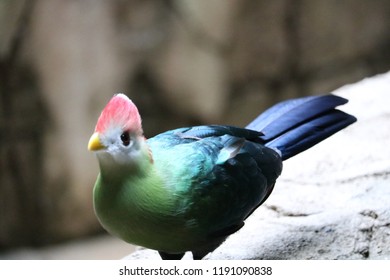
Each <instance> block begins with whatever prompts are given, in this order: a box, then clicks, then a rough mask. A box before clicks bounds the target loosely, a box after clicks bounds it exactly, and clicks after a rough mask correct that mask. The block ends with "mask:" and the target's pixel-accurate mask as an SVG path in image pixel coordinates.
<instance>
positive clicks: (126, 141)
mask: <svg viewBox="0 0 390 280" xmlns="http://www.w3.org/2000/svg"><path fill="white" fill-rule="evenodd" d="M121 141H122V144H123V146H129V144H130V133H129V132H128V131H125V132H123V133H122V134H121Z"/></svg>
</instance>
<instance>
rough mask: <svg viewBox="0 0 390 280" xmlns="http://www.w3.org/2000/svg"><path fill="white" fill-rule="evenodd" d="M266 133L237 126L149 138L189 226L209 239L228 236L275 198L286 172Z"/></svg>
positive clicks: (176, 131) (172, 132)
mask: <svg viewBox="0 0 390 280" xmlns="http://www.w3.org/2000/svg"><path fill="white" fill-rule="evenodd" d="M261 135H262V133H260V132H257V131H253V130H248V129H243V128H236V127H231V126H197V127H190V128H181V129H176V130H171V131H168V132H165V133H162V134H159V135H157V136H156V137H154V138H151V139H149V140H148V144H149V145H150V146H151V149H152V151H153V156H154V158H155V161H156V164H159V163H160V164H161V166H160V167H159V169H160V170H164V171H163V172H164V176H165V177H166V178H167V181H169V182H170V183H169V185H170V186H171V188H174V189H175V195H177V196H178V197H180V201H181V203H180V207H179V209H180V210H178V212H180V213H182V214H183V215H185V216H186V221H187V225H186V226H188V227H191V228H193V229H194V230H195V231H196V230H198V231H199V234H203V235H207V236H208V237H210V238H212V237H216V238H217V237H221V236H227V235H229V234H231V233H233V232H235V231H236V230H238V229H239V228H241V227H242V226H243V224H244V220H245V219H246V218H247V217H248V216H249V215H250V214H251V213H252V212H253V211H254V210H255V209H256V208H257V207H258V206H259V205H261V204H262V203H263V202H264V201H265V200H266V199H267V197H268V196H269V195H270V193H271V191H272V189H273V186H274V184H275V181H276V179H277V177H278V176H279V175H280V173H281V170H282V160H281V158H280V156H279V154H278V153H277V152H276V151H274V150H272V149H270V148H267V147H266V146H264V145H263V143H262V140H261V138H260V136H261Z"/></svg>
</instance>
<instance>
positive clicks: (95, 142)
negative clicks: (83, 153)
mask: <svg viewBox="0 0 390 280" xmlns="http://www.w3.org/2000/svg"><path fill="white" fill-rule="evenodd" d="M105 148H106V147H105V146H103V145H102V143H101V142H100V139H99V133H97V132H95V133H94V134H92V136H91V138H90V139H89V142H88V150H90V151H99V150H102V149H105Z"/></svg>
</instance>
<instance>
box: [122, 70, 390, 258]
mask: <svg viewBox="0 0 390 280" xmlns="http://www.w3.org/2000/svg"><path fill="white" fill-rule="evenodd" d="M389 93H390V72H388V73H386V74H382V75H378V76H375V77H373V78H369V79H365V80H363V81H361V82H358V83H356V84H353V85H348V86H344V87H342V88H340V89H338V90H336V91H334V94H336V95H340V96H343V97H346V98H348V99H349V100H350V102H349V104H347V105H345V106H344V107H342V109H343V110H345V111H347V112H349V113H351V114H353V115H355V116H356V117H357V118H358V122H357V123H355V124H353V125H352V126H350V127H348V128H347V129H345V130H343V131H341V132H339V133H338V134H336V135H334V136H333V137H331V138H329V139H327V140H326V141H324V142H322V143H320V144H319V145H317V146H315V147H313V148H312V149H310V150H308V151H306V152H304V153H303V154H301V155H298V156H296V157H294V158H292V159H290V160H288V161H286V162H285V165H284V171H283V173H282V175H281V177H280V178H279V180H278V182H277V185H276V188H275V190H274V192H273V194H272V195H271V196H270V198H269V199H268V200H267V202H266V203H265V204H264V205H263V206H262V207H260V208H259V209H258V210H257V211H256V212H255V213H254V214H253V215H252V216H251V217H250V218H248V219H247V221H246V225H245V226H244V227H243V228H242V229H241V230H240V231H239V232H237V233H236V234H234V235H232V236H231V237H229V238H228V240H227V241H226V242H225V243H224V244H222V246H220V247H219V248H218V249H217V250H216V251H214V252H213V253H211V254H209V255H208V256H207V257H206V259H390V247H389V244H390V203H389V201H390V147H389V140H388V139H389V138H388V137H389V136H390V126H389V121H390V108H389V104H390V95H389ZM190 257H191V256H190V255H189V254H187V255H186V256H185V258H190ZM154 258H156V259H157V258H159V256H158V255H157V253H156V252H153V251H151V250H147V249H145V250H139V251H136V252H135V253H133V254H131V255H129V256H127V257H126V259H154Z"/></svg>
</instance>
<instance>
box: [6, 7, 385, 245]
mask: <svg viewBox="0 0 390 280" xmlns="http://www.w3.org/2000/svg"><path fill="white" fill-rule="evenodd" d="M389 28H390V2H389V1H387V0H372V1H367V0H328V1H320V0H296V1H289V0H273V1H269V0H258V1H251V0H241V1H239V0H210V1H209V0H201V1H198V0H166V1H157V0H156V1H152V0H128V1H125V0H113V1H108V0H106V1H105V0H2V1H0V74H1V75H0V79H1V80H0V94H1V96H0V203H1V205H0V249H4V248H9V247H12V246H20V245H42V244H47V243H51V242H57V241H60V240H64V239H69V238H73V237H77V236H82V235H87V234H91V233H96V232H98V231H100V230H101V229H100V227H99V225H98V223H97V220H96V218H95V216H94V214H93V209H92V200H91V198H92V194H91V192H92V187H93V183H94V180H95V177H96V174H97V172H98V168H97V162H96V160H95V158H94V156H93V155H92V154H90V153H88V151H87V149H86V146H87V142H88V139H89V136H90V135H91V133H92V132H93V129H94V125H95V122H96V120H97V117H98V115H99V113H100V110H101V109H102V108H103V106H104V104H105V103H106V102H107V101H108V99H109V98H110V97H111V95H112V94H113V93H116V92H125V93H127V94H128V95H129V96H130V97H131V98H132V99H133V100H134V101H135V102H136V104H137V105H138V106H139V109H140V111H141V114H142V116H143V122H144V129H145V132H146V136H148V137H149V136H152V135H154V134H156V133H158V132H160V131H163V130H166V129H169V128H174V127H178V126H183V125H194V124H199V123H224V124H231V125H245V124H246V123H248V122H249V121H250V120H251V119H252V118H254V117H255V116H256V115H257V114H258V113H259V112H261V111H262V110H263V109H264V108H266V107H268V106H270V105H271V104H273V103H275V102H277V101H279V100H283V99H286V98H291V97H296V96H302V95H308V94H316V93H321V92H328V91H331V90H333V89H335V88H337V87H339V86H341V85H343V84H346V83H351V82H354V81H357V80H359V79H361V78H363V77H366V76H371V75H373V74H376V73H380V72H384V71H386V70H388V69H389V67H390V55H389V51H388V50H389V47H390V33H389Z"/></svg>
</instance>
